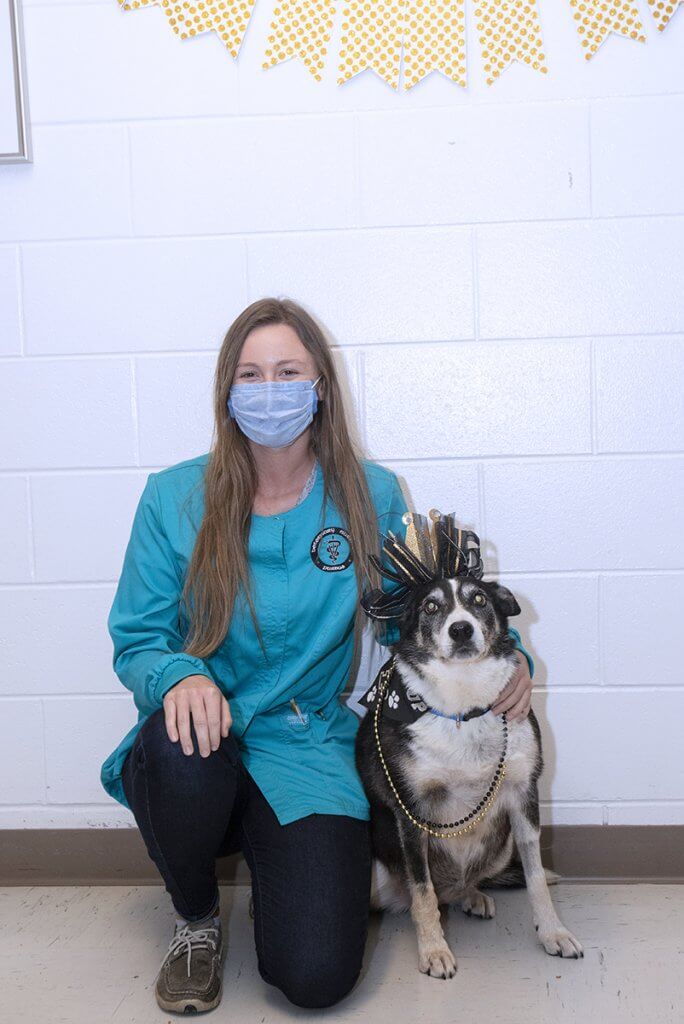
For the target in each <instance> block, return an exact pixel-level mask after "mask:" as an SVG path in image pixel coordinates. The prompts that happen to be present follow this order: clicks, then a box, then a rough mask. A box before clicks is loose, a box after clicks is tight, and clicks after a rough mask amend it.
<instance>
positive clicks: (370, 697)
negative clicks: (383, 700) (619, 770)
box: [366, 686, 377, 704]
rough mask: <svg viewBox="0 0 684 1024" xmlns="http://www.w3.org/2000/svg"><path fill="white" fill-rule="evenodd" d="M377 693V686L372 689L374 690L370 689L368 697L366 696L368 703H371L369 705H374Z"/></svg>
mask: <svg viewBox="0 0 684 1024" xmlns="http://www.w3.org/2000/svg"><path fill="white" fill-rule="evenodd" d="M376 692H377V687H375V686H373V687H372V688H371V689H370V690H369V691H368V694H367V696H366V700H367V701H368V703H369V704H372V703H373V701H374V700H375V694H376Z"/></svg>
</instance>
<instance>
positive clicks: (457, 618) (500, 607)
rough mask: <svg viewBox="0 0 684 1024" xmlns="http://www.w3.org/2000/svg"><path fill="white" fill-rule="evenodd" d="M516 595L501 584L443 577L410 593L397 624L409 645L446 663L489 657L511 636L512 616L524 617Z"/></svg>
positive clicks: (414, 649)
mask: <svg viewBox="0 0 684 1024" xmlns="http://www.w3.org/2000/svg"><path fill="white" fill-rule="evenodd" d="M519 614H520V606H519V605H518V602H517V601H516V599H515V597H514V595H513V594H512V593H511V591H510V590H509V589H508V587H503V586H501V584H499V583H494V582H487V583H486V582H484V581H483V580H478V579H475V578H473V577H472V576H468V575H463V576H457V577H456V578H454V579H438V580H435V581H434V582H432V583H426V584H424V585H423V586H421V587H419V588H417V589H416V590H414V591H413V593H412V594H410V595H409V597H408V598H407V601H406V605H405V608H404V611H403V613H402V615H401V616H400V618H399V620H398V626H399V634H400V638H401V642H402V644H403V646H404V647H407V646H409V645H410V648H411V649H412V651H413V652H414V653H415V654H416V655H420V653H421V652H422V653H424V654H425V655H427V656H429V657H438V658H442V659H443V660H444V661H455V662H460V661H470V660H475V659H477V660H479V659H481V658H483V657H486V656H487V655H488V654H489V653H490V652H492V649H493V648H496V647H497V644H500V640H501V637H502V636H506V635H507V634H508V627H507V620H508V618H509V616H512V615H519Z"/></svg>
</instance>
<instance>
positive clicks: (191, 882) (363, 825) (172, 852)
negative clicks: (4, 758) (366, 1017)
mask: <svg viewBox="0 0 684 1024" xmlns="http://www.w3.org/2000/svg"><path fill="white" fill-rule="evenodd" d="M190 730H191V735H192V741H193V747H194V750H193V753H192V754H184V753H183V750H182V748H181V745H180V742H175V743H174V742H172V741H171V740H170V739H169V736H168V733H167V731H166V724H165V721H164V711H163V708H159V709H158V710H157V711H155V712H154V713H153V714H152V715H150V717H149V718H147V719H146V720H145V721H144V722H143V724H142V726H141V727H140V729H139V731H138V733H137V734H136V737H135V742H134V744H133V746H132V748H131V750H130V751H129V753H128V755H127V757H126V760H125V761H124V765H123V776H122V781H123V786H124V791H125V793H126V799H127V800H128V802H129V804H130V807H131V810H132V811H133V815H134V817H135V820H136V822H137V824H138V828H139V829H140V833H141V835H142V837H143V840H144V842H145V845H146V846H147V851H148V853H149V856H150V858H151V859H152V861H153V862H154V863H155V864H156V866H157V868H158V870H159V872H160V874H161V876H162V878H163V880H164V882H165V887H166V891H167V892H168V893H169V895H170V896H171V901H172V903H173V906H174V908H175V909H176V911H177V912H178V914H179V916H181V917H184V918H185V919H186V920H188V921H199V920H200V919H201V918H203V917H206V915H207V914H209V913H210V911H211V910H212V909H213V907H214V905H215V903H216V900H217V898H218V884H217V880H216V857H217V856H221V855H224V854H228V853H234V852H237V851H238V850H240V849H241V850H242V851H243V853H244V856H245V859H246V861H247V864H248V867H249V870H250V872H251V875H252V891H253V896H254V938H255V945H256V953H257V962H258V967H259V973H260V974H261V976H262V978H263V979H264V981H266V982H268V983H269V984H271V985H275V986H277V987H278V988H279V989H281V990H282V991H283V992H284V993H285V995H286V996H287V997H288V999H289V1000H290V1001H291V1002H293V1003H295V1004H297V1005H299V1006H311V1007H321V1006H330V1005H332V1004H333V1003H336V1002H338V1001H339V1000H340V999H341V998H342V997H343V996H345V995H346V994H347V993H348V992H349V991H350V990H351V989H352V988H353V986H354V984H355V982H356V980H357V978H358V975H359V972H360V969H361V963H362V959H363V953H364V948H365V944H366V938H367V932H368V915H369V901H370V880H371V845H370V828H369V823H368V821H363V820H361V819H358V818H352V817H348V816H346V815H341V814H309V815H307V816H306V817H305V818H300V819H299V820H298V821H293V822H291V823H290V824H288V825H281V824H280V823H279V821H278V819H277V817H276V815H275V813H274V811H273V809H272V808H271V805H270V804H269V803H268V801H267V800H266V798H265V797H264V795H263V793H262V792H261V790H260V789H259V787H258V786H257V784H256V782H255V781H254V779H253V778H252V776H251V775H250V774H249V772H248V771H247V769H246V768H245V766H244V764H243V762H242V757H241V754H240V748H239V746H238V743H237V740H236V739H235V737H234V735H233V733H232V731H230V732H229V733H228V736H226V737H221V742H220V745H219V747H218V749H217V750H213V751H211V753H210V754H209V756H208V757H202V755H201V754H200V752H199V744H198V741H197V734H196V733H195V728H194V725H193V724H192V717H191V726H190Z"/></svg>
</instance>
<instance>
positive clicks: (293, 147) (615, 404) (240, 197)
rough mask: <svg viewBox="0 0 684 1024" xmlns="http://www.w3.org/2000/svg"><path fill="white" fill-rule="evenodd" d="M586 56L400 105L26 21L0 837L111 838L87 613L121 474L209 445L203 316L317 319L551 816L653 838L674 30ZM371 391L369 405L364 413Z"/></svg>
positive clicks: (682, 31) (86, 17)
mask: <svg viewBox="0 0 684 1024" xmlns="http://www.w3.org/2000/svg"><path fill="white" fill-rule="evenodd" d="M639 6H640V9H641V13H642V15H643V20H644V23H645V26H646V29H647V34H648V40H647V43H646V44H644V45H639V44H636V43H632V42H629V41H627V40H625V39H619V38H616V37H614V38H612V39H610V40H609V41H608V42H606V44H605V45H604V47H603V49H602V51H601V52H600V54H599V56H598V57H597V58H596V59H595V60H594V61H593V62H592V63H591V64H588V65H587V64H586V63H585V62H584V60H583V58H582V56H581V51H580V47H579V44H578V43H577V40H576V38H575V36H574V31H575V30H574V22H573V19H572V11H571V8H570V6H569V4H568V5H565V4H560V3H554V2H551V0H546V2H545V3H544V2H542V3H540V9H541V15H542V25H543V30H544V36H545V44H546V51H547V58H548V62H549V65H550V69H551V70H550V73H549V74H548V75H546V76H542V75H538V74H534V73H533V72H531V71H530V70H529V69H527V68H524V67H522V66H514V67H513V68H511V69H510V70H509V71H507V72H506V74H505V75H504V76H503V78H502V79H501V80H500V82H499V83H498V84H496V85H495V86H494V87H491V88H489V87H487V86H486V85H485V83H484V77H483V74H482V72H481V69H480V67H479V65H478V57H477V37H476V30H475V27H474V21H475V19H474V17H473V16H472V13H470V14H469V26H468V43H469V61H470V64H469V87H468V90H467V91H466V90H462V89H460V88H459V87H458V86H456V85H453V84H451V83H448V82H446V81H445V80H440V79H439V78H438V77H437V76H434V75H433V76H432V79H430V80H428V81H427V82H425V83H423V84H422V85H421V86H420V87H418V88H416V89H414V90H412V92H410V93H409V94H407V95H401V94H399V95H395V94H394V93H393V92H392V90H391V89H390V88H389V87H387V86H386V85H384V84H383V83H382V82H380V80H378V79H376V78H375V77H374V76H372V75H371V74H370V73H366V74H364V75H362V76H361V77H360V78H359V79H357V80H353V81H352V82H350V83H348V84H347V85H346V86H344V87H342V88H339V87H337V86H336V85H335V57H334V54H335V49H336V45H337V43H338V41H339V37H340V33H341V27H340V20H341V19H339V18H338V24H337V25H336V29H335V36H334V39H333V44H334V45H332V46H331V48H330V53H331V61H330V67H329V68H328V69H327V72H326V75H325V77H324V81H323V82H322V83H321V84H320V85H317V84H316V83H315V82H314V81H313V80H312V79H310V78H309V76H308V73H306V72H305V71H304V70H303V69H302V68H301V67H297V66H293V65H292V64H291V62H290V63H288V64H286V65H283V66H281V67H279V68H275V69H272V70H269V71H262V70H261V58H262V54H263V49H264V47H265V45H266V37H267V34H268V31H269V20H270V14H271V12H272V7H273V5H272V4H266V3H265V0H261V2H260V3H259V4H258V5H257V9H256V11H255V13H254V16H253V19H252V24H251V25H250V28H249V31H248V34H247V37H246V39H245V43H244V45H243V49H242V53H241V57H240V60H239V62H237V63H234V62H233V61H232V59H231V58H230V57H229V56H228V55H227V54H226V52H225V51H224V50H223V48H222V46H221V44H220V43H219V41H218V39H216V38H215V37H213V36H205V37H199V38H196V39H194V40H191V41H189V42H187V43H181V42H180V41H178V40H177V39H176V37H175V36H174V35H173V34H172V33H171V32H170V31H169V30H168V29H167V28H166V25H165V21H164V16H163V14H162V13H161V10H160V9H159V8H149V9H144V10H139V11H135V12H124V11H121V10H120V9H119V8H118V7H117V5H116V3H115V2H114V0H108V2H104V3H103V2H99V0H93V2H84V3H61V2H58V0H54V2H50V3H33V2H29V0H26V2H25V11H24V21H25V32H26V43H27V60H28V72H29V95H30V106H31V114H32V121H33V139H34V156H35V162H34V163H33V164H32V165H30V166H4V167H2V168H0V308H1V310H2V329H1V330H0V424H1V437H0V446H1V451H2V458H1V462H0V466H1V470H0V509H1V510H2V523H3V526H2V545H1V546H0V581H1V585H0V623H1V624H2V625H1V626H0V635H1V645H0V656H1V658H2V667H1V671H0V773H1V777H2V780H3V785H2V787H0V827H17V828H18V827H50V826H52V827H54V826H83V825H91V826H94V827H95V826H102V825H129V824H132V816H131V815H129V814H128V812H127V811H125V810H124V809H123V808H121V807H120V805H118V804H115V803H113V802H112V801H111V800H110V799H109V798H108V797H107V796H106V794H105V793H104V790H103V789H102V788H101V786H100V782H99V768H100V764H101V762H102V761H103V760H104V757H105V756H106V755H107V754H108V753H109V752H110V750H112V749H113V747H114V746H115V745H116V743H117V742H118V741H119V739H120V738H121V737H122V736H123V735H124V733H125V732H126V731H127V730H128V729H129V727H130V726H131V725H132V724H133V722H134V721H135V718H136V716H135V711H134V708H133V704H132V700H131V698H130V695H129V694H128V692H127V691H125V690H124V689H123V687H122V686H121V685H120V684H119V682H118V680H117V679H116V677H115V676H114V674H113V672H112V669H111V643H110V640H109V636H108V634H107V632H106V616H107V612H108V610H109V606H110V603H111V599H112V595H113V591H114V586H115V581H116V578H117V573H118V571H119V569H120V566H121V561H122V558H123V552H124V548H125V545H126V542H127V539H128V534H129V530H130V524H131V520H132V516H133V511H134V508H135V505H136V502H137V500H138V496H139V494H140V492H141V489H142V486H143V484H144V481H145V479H146V476H147V474H148V472H150V471H151V470H156V469H159V468H161V467H163V466H167V465H169V464H171V463H173V462H175V461H178V460H180V459H184V458H188V457H191V456H193V455H195V454H198V453H200V452H203V451H206V450H207V449H208V446H209V440H210V378H211V374H212V371H213V367H214V361H215V356H216V351H217V349H218V346H219V344H220V341H221V338H222V336H223V333H224V331H225V329H226V328H227V326H228V324H229V323H230V322H231V320H232V319H233V318H234V317H235V316H236V315H237V313H238V312H240V310H241V309H243V308H244V306H245V305H247V304H248V303H249V302H251V301H252V300H253V299H255V298H257V297H260V296H263V295H268V294H277V295H288V296H290V297H292V298H295V299H297V300H298V301H300V302H303V303H304V304H305V305H306V306H307V307H308V308H309V309H310V310H311V311H312V312H314V314H315V315H316V316H318V317H319V318H320V319H321V320H322V321H323V323H324V324H326V325H327V327H328V329H329V332H330V337H331V340H332V342H333V344H334V346H335V349H336V352H337V354H338V357H339V366H340V370H341V372H342V373H343V374H344V379H345V382H346V384H347V386H348V393H349V409H350V415H351V416H353V417H354V418H355V421H356V422H357V423H358V428H359V431H360V434H361V436H362V437H363V438H364V441H365V443H366V446H367V452H368V454H369V455H370V457H371V458H375V459H376V460H378V461H381V462H383V463H384V464H385V465H388V466H390V467H392V469H394V470H395V471H396V472H397V473H398V474H399V476H400V478H401V480H402V482H403V484H404V485H405V490H406V494H407V498H408V500H409V502H410V503H412V504H413V505H414V506H415V507H416V508H417V509H419V510H423V511H425V510H427V509H428V508H429V507H431V506H433V505H436V506H437V507H438V508H440V509H442V510H443V511H456V512H457V513H458V514H459V517H460V519H461V520H462V522H463V523H464V524H467V525H470V526H472V527H473V528H475V529H476V530H477V532H478V533H479V534H480V536H481V537H482V538H483V540H484V541H485V542H486V552H487V568H488V570H489V571H490V572H492V573H496V574H497V576H498V577H499V578H500V579H502V580H504V581H505V582H507V583H508V584H509V585H510V586H511V587H512V588H513V589H514V591H515V593H516V594H517V596H518V599H519V601H520V604H521V606H522V609H523V614H522V616H521V617H520V618H518V619H516V620H512V624H514V625H516V626H517V627H518V628H519V629H520V630H521V633H522V635H523V638H524V640H525V641H526V643H527V645H528V647H529V649H530V650H531V652H532V654H533V656H534V658H535V662H536V666H537V671H536V676H535V682H536V688H535V692H534V698H533V701H534V708H535V711H536V713H537V715H538V717H539V719H540V721H541V724H542V727H543V730H544V743H545V755H546V771H545V774H544V786H543V791H542V797H543V801H544V805H543V814H544V820H545V821H547V822H551V821H552V822H557V823H597V822H598V823H601V822H603V823H606V824H608V825H610V824H624V823H635V824H646V823H654V824H656V823H682V822H684V779H683V773H682V766H681V758H679V757H677V756H675V754H676V750H677V749H678V748H679V747H680V735H681V728H680V726H681V722H682V719H683V718H684V685H683V684H684V679H683V678H682V669H681V664H682V659H681V644H680V636H679V620H680V608H681V604H682V592H683V591H682V579H683V576H682V574H683V572H684V558H683V555H682V540H681V508H682V496H683V493H684V487H683V481H682V470H683V468H684V462H683V460H682V453H683V451H684V415H683V409H682V390H683V389H682V367H683V356H682V351H683V345H684V298H683V296H684V289H683V288H682V272H683V270H684V143H683V141H682V140H683V138H684V132H683V131H682V127H683V124H684V60H683V59H682V55H683V54H684V13H680V14H678V15H676V16H675V18H674V21H673V23H672V24H671V26H670V27H669V28H668V29H667V31H666V32H665V33H664V34H662V35H660V34H659V33H657V32H656V31H655V29H654V27H653V23H652V22H651V21H650V16H649V14H648V9H647V5H646V3H645V2H643V0H642V2H640V5H639ZM388 399H389V401H388Z"/></svg>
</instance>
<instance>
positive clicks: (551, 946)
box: [539, 924, 584, 960]
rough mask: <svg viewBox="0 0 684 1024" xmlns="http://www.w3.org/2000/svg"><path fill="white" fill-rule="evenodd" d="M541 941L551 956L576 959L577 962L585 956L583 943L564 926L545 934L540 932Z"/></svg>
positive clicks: (551, 929)
mask: <svg viewBox="0 0 684 1024" xmlns="http://www.w3.org/2000/svg"><path fill="white" fill-rule="evenodd" d="M539 941H540V942H541V944H542V946H543V947H544V949H545V950H546V952H547V953H549V954H550V955H551V956H563V957H574V958H575V959H576V960H577V959H579V957H581V956H584V950H583V949H582V945H581V943H580V942H579V941H578V940H577V939H576V938H575V936H574V935H573V934H572V932H570V931H568V929H567V928H564V927H563V925H562V924H561V925H558V926H557V927H556V928H550V929H549V930H548V931H545V932H542V931H540V932H539Z"/></svg>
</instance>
